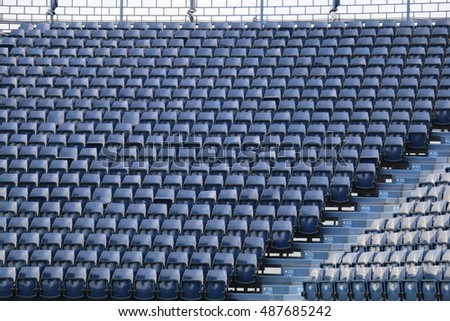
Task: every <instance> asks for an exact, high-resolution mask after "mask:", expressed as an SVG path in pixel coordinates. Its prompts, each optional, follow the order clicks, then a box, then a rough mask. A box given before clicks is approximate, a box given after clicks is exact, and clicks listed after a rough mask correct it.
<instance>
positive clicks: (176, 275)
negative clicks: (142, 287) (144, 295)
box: [157, 269, 181, 300]
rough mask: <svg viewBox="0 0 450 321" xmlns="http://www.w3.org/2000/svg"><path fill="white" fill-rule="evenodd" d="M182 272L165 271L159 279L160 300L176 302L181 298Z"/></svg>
mask: <svg viewBox="0 0 450 321" xmlns="http://www.w3.org/2000/svg"><path fill="white" fill-rule="evenodd" d="M180 281H181V277H180V272H179V271H178V270H175V269H163V270H162V271H161V273H160V274H159V277H158V283H157V284H158V292H157V293H158V299H160V300H176V299H177V298H178V296H179V286H180Z"/></svg>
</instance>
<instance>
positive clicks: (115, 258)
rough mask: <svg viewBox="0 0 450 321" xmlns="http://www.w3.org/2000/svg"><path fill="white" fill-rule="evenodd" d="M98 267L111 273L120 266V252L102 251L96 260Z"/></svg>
mask: <svg viewBox="0 0 450 321" xmlns="http://www.w3.org/2000/svg"><path fill="white" fill-rule="evenodd" d="M97 266H98V267H100V268H108V269H109V270H110V271H111V273H114V271H115V270H116V269H117V268H118V267H119V266H120V252H119V251H110V250H107V251H103V252H102V254H100V257H99V259H98V265H97Z"/></svg>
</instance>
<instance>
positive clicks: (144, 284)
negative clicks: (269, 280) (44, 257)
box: [0, 266, 245, 300]
mask: <svg viewBox="0 0 450 321" xmlns="http://www.w3.org/2000/svg"><path fill="white" fill-rule="evenodd" d="M243 268H244V269H245V267H243ZM0 281H1V282H0V284H1V285H0V298H2V299H7V298H11V297H18V298H21V299H37V298H40V299H44V300H54V299H60V298H66V299H70V300H79V299H83V298H88V299H95V300H104V299H108V298H111V299H115V300H127V299H135V300H153V299H159V300H175V299H178V298H180V299H183V300H200V299H202V298H204V299H206V300H224V299H225V295H226V292H227V289H228V279H227V276H226V272H225V271H221V270H210V271H208V274H207V275H206V276H204V275H203V271H202V270H197V269H187V270H186V271H185V272H184V273H180V271H179V270H177V269H164V270H162V271H161V273H160V274H159V276H157V275H156V271H155V270H154V269H151V268H142V269H139V270H138V271H137V273H133V270H132V269H129V268H118V269H116V270H115V271H114V273H113V274H112V275H111V274H110V269H109V268H104V267H103V268H102V267H94V268H92V269H91V270H90V271H89V272H88V271H87V270H86V268H85V267H70V268H68V269H67V271H64V269H63V268H62V267H57V266H52V267H46V268H45V269H44V270H43V271H41V270H40V269H39V267H31V266H26V267H22V268H21V269H20V270H18V271H17V273H16V269H15V268H11V267H0Z"/></svg>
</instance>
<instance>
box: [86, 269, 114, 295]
mask: <svg viewBox="0 0 450 321" xmlns="http://www.w3.org/2000/svg"><path fill="white" fill-rule="evenodd" d="M110 278H111V274H110V271H109V269H108V268H97V267H95V268H93V269H92V270H91V271H90V273H89V279H88V281H87V284H86V292H87V294H86V296H87V298H89V299H94V300H104V299H106V298H108V296H109V281H110Z"/></svg>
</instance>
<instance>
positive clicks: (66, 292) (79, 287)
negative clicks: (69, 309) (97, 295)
mask: <svg viewBox="0 0 450 321" xmlns="http://www.w3.org/2000/svg"><path fill="white" fill-rule="evenodd" d="M108 275H109V273H108ZM86 282H87V272H86V269H85V268H83V267H70V268H69V269H68V270H67V272H66V275H65V278H64V282H63V287H62V288H63V296H64V297H65V298H67V299H71V300H77V299H82V298H84V289H85V287H86Z"/></svg>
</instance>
